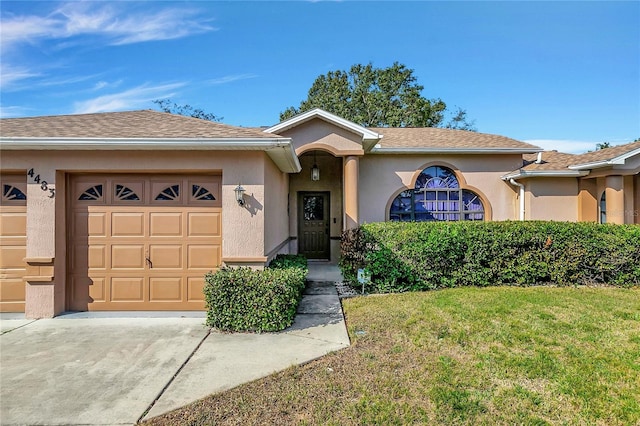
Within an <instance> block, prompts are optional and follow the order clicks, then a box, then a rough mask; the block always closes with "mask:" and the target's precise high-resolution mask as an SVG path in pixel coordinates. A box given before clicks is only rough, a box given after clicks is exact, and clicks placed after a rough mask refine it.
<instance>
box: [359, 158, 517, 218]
mask: <svg viewBox="0 0 640 426" xmlns="http://www.w3.org/2000/svg"><path fill="white" fill-rule="evenodd" d="M431 165H441V166H445V167H449V168H452V169H453V170H454V171H455V172H457V173H458V174H459V175H461V176H462V178H463V179H464V181H465V183H464V184H463V186H464V187H466V188H469V189H471V190H473V191H474V192H476V193H478V194H479V195H481V196H482V197H484V199H485V200H488V203H489V206H485V210H486V211H490V214H489V215H487V220H507V219H511V220H514V219H517V217H518V212H517V201H516V199H515V195H516V191H515V190H514V189H513V187H512V186H511V185H509V184H508V183H506V182H504V181H503V180H502V179H501V176H502V175H504V174H506V173H508V172H510V171H512V170H515V169H517V168H518V167H520V166H522V156H521V155H509V154H507V155H420V156H418V155H366V156H364V157H361V158H360V179H359V191H360V200H359V201H360V222H361V223H364V222H381V221H385V220H388V216H389V211H388V210H389V205H390V202H391V200H393V198H395V196H396V195H398V194H399V193H400V191H402V190H404V189H407V188H409V189H411V188H413V187H414V185H415V179H416V178H417V176H418V174H419V173H420V172H421V171H422V170H423V169H424V168H425V167H428V166H431ZM488 207H489V208H488Z"/></svg>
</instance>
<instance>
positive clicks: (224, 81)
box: [205, 74, 258, 85]
mask: <svg viewBox="0 0 640 426" xmlns="http://www.w3.org/2000/svg"><path fill="white" fill-rule="evenodd" d="M257 76H258V75H257V74H235V75H225V76H224V77H218V78H212V79H210V80H207V81H205V83H206V84H211V85H217V84H227V83H232V82H234V81H238V80H247V79H249V78H256V77H257Z"/></svg>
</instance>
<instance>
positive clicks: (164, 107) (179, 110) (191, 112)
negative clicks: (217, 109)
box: [152, 99, 223, 122]
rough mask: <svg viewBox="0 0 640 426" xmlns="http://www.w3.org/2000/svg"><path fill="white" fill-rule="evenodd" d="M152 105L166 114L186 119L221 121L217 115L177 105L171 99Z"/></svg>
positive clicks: (189, 106) (160, 100) (159, 100)
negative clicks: (181, 116) (183, 116)
mask: <svg viewBox="0 0 640 426" xmlns="http://www.w3.org/2000/svg"><path fill="white" fill-rule="evenodd" d="M152 102H153V103H154V104H156V105H158V107H159V108H160V111H163V112H168V113H171V114H178V115H185V116H187V117H194V118H200V119H202V120H208V121H215V122H219V121H222V119H223V117H218V116H217V115H215V114H213V113H210V112H204V110H202V109H200V108H194V107H192V106H191V105H178V104H176V103H175V102H172V101H171V99H156V100H155V101H152Z"/></svg>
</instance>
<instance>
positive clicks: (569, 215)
mask: <svg viewBox="0 0 640 426" xmlns="http://www.w3.org/2000/svg"><path fill="white" fill-rule="evenodd" d="M522 183H524V184H525V188H526V191H527V192H526V201H525V210H526V214H525V219H528V220H555V221H573V222H575V221H577V220H578V180H577V178H566V177H565V178H552V177H548V178H537V179H526V180H524V181H522Z"/></svg>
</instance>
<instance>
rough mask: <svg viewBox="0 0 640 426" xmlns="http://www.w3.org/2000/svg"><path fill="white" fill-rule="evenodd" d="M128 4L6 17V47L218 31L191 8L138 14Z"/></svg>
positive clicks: (76, 5)
mask: <svg viewBox="0 0 640 426" xmlns="http://www.w3.org/2000/svg"><path fill="white" fill-rule="evenodd" d="M126 5H127V4H126V3H108V4H106V3H101V2H95V3H94V2H69V3H64V4H62V5H61V6H60V7H58V8H57V9H56V10H54V11H53V12H51V13H50V14H48V15H46V16H36V15H26V16H10V17H3V18H2V21H1V22H0V24H1V25H0V36H1V38H2V47H3V49H7V48H10V47H14V46H16V45H18V44H20V43H35V42H37V41H39V40H40V39H49V40H50V39H58V40H60V41H62V40H64V39H68V38H71V37H74V36H86V35H95V36H101V37H104V38H105V39H106V43H107V44H111V45H122V44H131V43H141V42H146V41H154V40H169V39H177V38H182V37H186V36H189V35H192V34H201V33H205V32H209V31H215V30H216V28H215V27H213V26H212V25H211V24H210V20H209V19H206V18H204V17H202V16H200V15H199V11H198V10H196V9H191V8H176V7H170V8H163V9H160V10H155V11H153V10H149V8H145V9H144V10H140V11H135V10H130V9H127V8H126Z"/></svg>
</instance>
